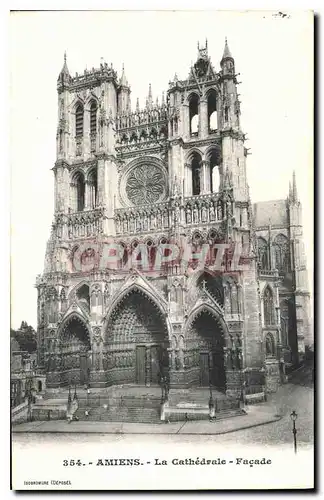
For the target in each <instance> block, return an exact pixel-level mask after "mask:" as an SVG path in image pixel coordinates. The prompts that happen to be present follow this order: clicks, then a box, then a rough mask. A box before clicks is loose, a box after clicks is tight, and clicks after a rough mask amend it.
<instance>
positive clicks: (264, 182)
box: [9, 11, 314, 328]
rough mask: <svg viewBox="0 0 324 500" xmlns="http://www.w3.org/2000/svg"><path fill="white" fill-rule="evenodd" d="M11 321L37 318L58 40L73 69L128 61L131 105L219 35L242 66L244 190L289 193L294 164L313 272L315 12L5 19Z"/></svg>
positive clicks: (214, 47) (215, 57)
mask: <svg viewBox="0 0 324 500" xmlns="http://www.w3.org/2000/svg"><path fill="white" fill-rule="evenodd" d="M9 34H10V162H11V323H12V327H13V328H17V327H19V326H20V323H21V321H22V320H25V321H27V322H28V323H29V324H31V325H33V326H34V327H36V312H37V293H36V289H35V287H34V284H35V281H36V276H37V274H40V273H42V272H43V265H44V257H45V249H46V242H47V239H48V237H49V234H50V227H51V223H52V220H53V211H54V177H53V172H52V171H51V169H52V168H53V166H54V163H55V154H56V127H57V91H56V80H57V76H58V74H59V72H60V70H61V68H62V65H63V58H64V52H65V51H66V53H67V63H68V67H69V70H70V73H71V74H72V75H74V74H75V72H78V73H79V74H80V73H83V71H84V69H85V68H88V69H90V68H92V67H98V66H99V65H100V62H101V58H103V60H104V61H106V62H107V63H108V64H110V63H111V62H112V63H113V67H114V68H115V69H116V70H117V72H118V74H119V75H120V73H121V70H122V65H123V64H124V66H125V72H126V76H127V79H128V81H129V83H130V86H131V92H132V93H131V98H132V106H133V107H135V104H136V98H137V97H139V100H140V105H141V107H142V106H144V103H145V99H146V96H147V93H148V87H149V83H151V85H152V92H153V99H154V100H155V98H156V97H157V96H158V97H159V99H161V94H162V91H163V90H164V91H166V90H167V88H168V82H169V80H170V79H173V76H174V74H175V73H177V75H178V77H179V79H185V78H186V77H187V76H188V73H189V69H190V64H191V62H195V60H196V58H197V42H198V41H199V42H200V44H201V45H203V44H204V43H205V39H206V38H207V39H208V52H209V55H210V57H211V59H212V63H213V65H214V67H215V68H216V69H217V71H218V70H219V69H220V68H219V61H220V59H221V56H222V53H223V49H224V40H225V37H227V39H228V44H229V47H230V50H231V53H232V55H233V57H234V58H235V65H236V72H238V73H240V76H239V77H238V80H239V81H240V82H242V83H241V84H240V85H239V87H238V92H239V94H240V100H241V113H242V115H241V125H242V129H243V130H244V132H246V134H247V137H248V139H249V140H248V141H247V143H246V146H247V147H248V148H251V149H250V152H251V155H249V156H248V162H247V176H248V182H249V185H250V194H251V199H252V202H257V201H264V200H272V199H282V198H286V197H287V195H288V187H289V181H290V180H291V178H292V172H293V170H295V172H296V179H297V188H298V194H299V198H300V200H301V203H302V206H303V224H304V243H305V249H306V255H307V261H308V269H309V280H310V285H311V286H312V275H313V210H314V208H313V72H314V69H313V24H312V14H311V13H310V11H309V12H306V11H305V12H302V11H295V12H293V13H290V16H287V17H286V18H284V19H283V18H280V17H278V16H274V15H273V13H272V12H270V11H268V12H261V11H254V12H226V11H219V12H217V11H196V12H179V11H177V12H175V11H169V12H162V11H159V12H158V11H153V12H139V11H137V12H136V11H133V12H132V11H115V12H113V11H100V12H93V11H84V12H78V11H69V12H68V11H65V12H64V11H60V12H59V11H57V12H55V11H51V12H50V11H49V12H37V11H35V12H32V11H30V12H14V13H11V19H10V33H9Z"/></svg>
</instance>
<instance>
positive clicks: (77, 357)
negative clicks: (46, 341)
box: [60, 315, 91, 385]
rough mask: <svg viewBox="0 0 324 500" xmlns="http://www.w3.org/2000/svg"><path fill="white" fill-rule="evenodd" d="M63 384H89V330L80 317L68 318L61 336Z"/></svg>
mask: <svg viewBox="0 0 324 500" xmlns="http://www.w3.org/2000/svg"><path fill="white" fill-rule="evenodd" d="M60 337H61V338H60V341H61V342H60V350H61V363H62V365H61V371H62V372H63V373H62V377H63V379H64V380H62V382H63V383H68V384H82V385H83V384H88V382H89V378H90V369H91V355H90V354H91V352H90V351H91V344H90V335H89V330H88V328H87V326H86V324H85V322H84V321H83V319H82V318H80V317H79V316H78V315H73V316H71V317H70V318H68V319H67V320H66V321H65V323H64V325H63V328H62V331H61V336H60Z"/></svg>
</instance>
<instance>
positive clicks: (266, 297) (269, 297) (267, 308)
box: [263, 285, 276, 326]
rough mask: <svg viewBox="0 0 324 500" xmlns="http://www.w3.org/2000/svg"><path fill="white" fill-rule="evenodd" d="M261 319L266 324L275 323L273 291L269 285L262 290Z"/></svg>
mask: <svg viewBox="0 0 324 500" xmlns="http://www.w3.org/2000/svg"><path fill="white" fill-rule="evenodd" d="M263 320H264V325H266V326H268V325H274V324H275V323H276V321H275V306H274V297H273V291H272V289H271V288H270V286H269V285H267V286H266V287H265V289H264V290H263Z"/></svg>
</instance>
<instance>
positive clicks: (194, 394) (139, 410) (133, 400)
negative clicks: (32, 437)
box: [33, 385, 245, 424]
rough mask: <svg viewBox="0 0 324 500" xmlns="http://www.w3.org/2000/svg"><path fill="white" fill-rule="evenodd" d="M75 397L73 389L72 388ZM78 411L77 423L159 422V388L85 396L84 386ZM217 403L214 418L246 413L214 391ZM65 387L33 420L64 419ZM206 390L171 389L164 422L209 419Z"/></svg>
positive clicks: (93, 390) (48, 396) (50, 395)
mask: <svg viewBox="0 0 324 500" xmlns="http://www.w3.org/2000/svg"><path fill="white" fill-rule="evenodd" d="M70 394H71V397H72V398H73V397H74V389H71V393H70ZM76 394H77V401H78V409H77V410H76V412H75V413H74V415H75V417H77V418H78V419H79V420H80V421H86V420H91V421H103V422H139V423H150V424H152V423H154V424H158V423H162V422H163V420H161V389H160V388H159V387H138V386H136V385H126V386H115V387H108V388H91V389H90V392H89V393H88V392H87V390H86V389H85V388H84V387H77V388H76ZM212 395H213V401H214V402H215V401H216V419H223V418H229V417H234V416H238V415H243V414H245V412H244V410H242V409H241V405H240V402H239V401H238V400H237V399H231V398H228V397H226V396H225V395H224V394H222V393H221V392H217V391H213V393H212ZM68 396H69V390H68V388H62V389H51V390H48V391H47V392H46V394H45V396H44V399H43V400H42V401H41V402H39V403H38V405H35V407H34V409H33V418H34V419H35V420H52V419H59V418H60V419H65V418H66V409H67V401H68ZM209 398H210V392H209V389H208V388H190V389H171V390H170V392H169V400H168V403H167V404H166V405H165V408H164V412H163V416H164V420H165V421H169V422H176V421H186V420H207V419H209Z"/></svg>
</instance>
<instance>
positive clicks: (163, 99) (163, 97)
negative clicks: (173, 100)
mask: <svg viewBox="0 0 324 500" xmlns="http://www.w3.org/2000/svg"><path fill="white" fill-rule="evenodd" d="M164 105H165V94H164V91H163V92H162V106H164Z"/></svg>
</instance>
